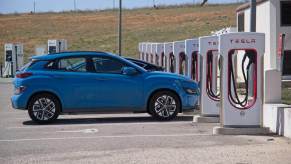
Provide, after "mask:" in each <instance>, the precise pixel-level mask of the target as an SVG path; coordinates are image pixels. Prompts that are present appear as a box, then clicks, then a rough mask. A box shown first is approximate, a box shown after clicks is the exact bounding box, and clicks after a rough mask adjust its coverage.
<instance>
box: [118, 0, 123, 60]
mask: <svg viewBox="0 0 291 164" xmlns="http://www.w3.org/2000/svg"><path fill="white" fill-rule="evenodd" d="M121 53H122V0H119V24H118V54H119V56H121Z"/></svg>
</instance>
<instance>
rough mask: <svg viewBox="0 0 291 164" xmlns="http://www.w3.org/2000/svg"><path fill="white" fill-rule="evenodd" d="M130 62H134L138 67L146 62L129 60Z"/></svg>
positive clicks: (143, 65)
mask: <svg viewBox="0 0 291 164" xmlns="http://www.w3.org/2000/svg"><path fill="white" fill-rule="evenodd" d="M131 62H133V63H134V64H136V65H138V66H140V67H143V68H144V67H145V66H146V64H144V63H141V62H138V61H134V60H131Z"/></svg>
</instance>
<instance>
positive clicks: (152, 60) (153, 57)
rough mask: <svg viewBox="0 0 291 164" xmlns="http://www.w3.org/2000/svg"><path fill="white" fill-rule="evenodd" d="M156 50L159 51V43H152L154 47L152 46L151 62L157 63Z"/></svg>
mask: <svg viewBox="0 0 291 164" xmlns="http://www.w3.org/2000/svg"><path fill="white" fill-rule="evenodd" d="M156 51H157V43H152V47H151V61H150V62H151V63H152V64H155V63H156V56H157V54H156Z"/></svg>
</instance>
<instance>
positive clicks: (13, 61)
mask: <svg viewBox="0 0 291 164" xmlns="http://www.w3.org/2000/svg"><path fill="white" fill-rule="evenodd" d="M4 54H5V55H4V61H5V64H4V70H3V77H14V76H15V73H16V71H17V70H18V69H20V68H21V67H22V66H23V56H24V55H23V44H21V43H7V44H5V45H4Z"/></svg>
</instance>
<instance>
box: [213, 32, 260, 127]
mask: <svg viewBox="0 0 291 164" xmlns="http://www.w3.org/2000/svg"><path fill="white" fill-rule="evenodd" d="M219 43H220V45H219V54H220V55H221V57H222V78H221V84H222V87H221V94H222V95H221V96H222V99H221V125H222V126H223V127H260V126H261V121H262V120H261V117H262V108H263V68H264V66H263V61H264V60H263V57H264V53H265V52H264V50H265V35H264V34H262V33H229V34H222V35H220V37H219ZM239 77H242V79H243V80H242V82H241V81H239V80H238V79H239Z"/></svg>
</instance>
